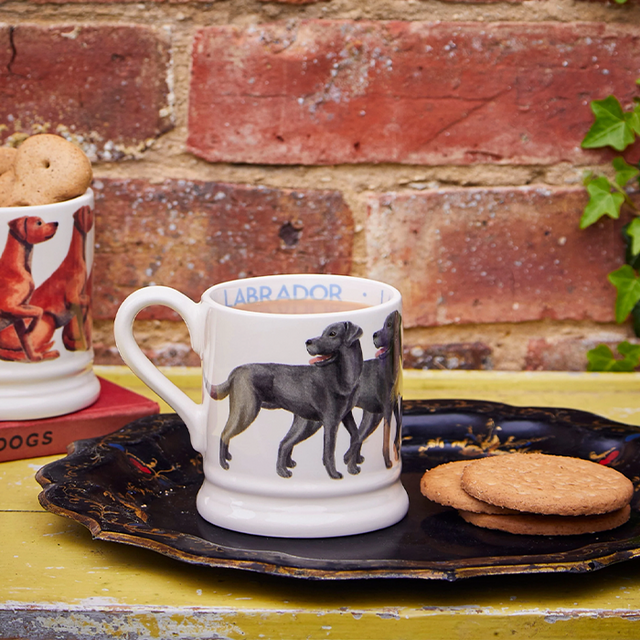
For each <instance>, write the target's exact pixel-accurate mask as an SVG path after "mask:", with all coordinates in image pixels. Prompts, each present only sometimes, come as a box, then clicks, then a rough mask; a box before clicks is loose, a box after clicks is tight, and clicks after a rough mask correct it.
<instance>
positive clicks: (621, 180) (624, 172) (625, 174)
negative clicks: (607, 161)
mask: <svg viewBox="0 0 640 640" xmlns="http://www.w3.org/2000/svg"><path fill="white" fill-rule="evenodd" d="M612 164H613V168H614V169H615V170H616V178H615V180H616V184H617V185H618V186H620V187H624V186H625V185H626V184H627V182H629V180H631V179H632V178H635V177H636V176H637V175H640V170H638V168H637V167H634V166H633V165H632V164H629V163H628V162H627V161H626V160H625V159H624V158H621V157H618V158H615V159H614V161H613V163H612Z"/></svg>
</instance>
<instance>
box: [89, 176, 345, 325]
mask: <svg viewBox="0 0 640 640" xmlns="http://www.w3.org/2000/svg"><path fill="white" fill-rule="evenodd" d="M96 196H97V198H96V210H97V222H96V229H97V231H96V233H97V237H96V243H97V247H96V261H95V273H96V276H95V278H94V287H95V290H94V316H95V317H96V318H97V319H109V318H113V317H114V316H115V312H116V310H117V308H118V307H119V306H120V304H121V303H122V301H123V300H124V298H125V297H126V296H127V295H128V294H129V293H131V292H132V291H133V290H134V289H137V288H140V287H144V286H146V285H149V284H152V283H155V284H163V285H167V286H172V287H175V288H177V289H179V290H181V291H182V292H183V293H185V294H187V295H188V296H190V297H191V298H192V299H194V300H199V299H200V296H201V295H202V293H203V292H204V291H205V289H207V288H208V287H209V286H211V285H213V284H216V283H218V282H223V281H225V280H232V279H235V278H244V277H248V276H258V275H266V274H270V273H308V272H314V273H339V274H348V273H349V272H350V270H351V246H352V241H353V220H352V215H351V211H350V210H349V208H348V207H347V205H346V204H345V202H344V200H343V198H342V196H341V194H340V193H339V192H336V191H312V190H301V191H291V190H284V189H269V188H263V187H252V186H244V185H237V184H235V185H234V184H220V183H215V182H190V181H186V180H169V181H166V182H164V183H162V184H149V183H147V182H144V181H141V180H102V181H99V182H98V183H97V188H96ZM143 317H147V318H149V317H151V318H175V316H174V314H173V313H172V312H170V311H168V310H167V309H154V310H153V312H149V313H147V314H146V315H142V314H141V318H143Z"/></svg>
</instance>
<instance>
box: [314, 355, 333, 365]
mask: <svg viewBox="0 0 640 640" xmlns="http://www.w3.org/2000/svg"><path fill="white" fill-rule="evenodd" d="M328 357H329V356H316V357H315V358H311V360H309V364H316V363H318V362H322V361H324V360H326V359H327V358H328Z"/></svg>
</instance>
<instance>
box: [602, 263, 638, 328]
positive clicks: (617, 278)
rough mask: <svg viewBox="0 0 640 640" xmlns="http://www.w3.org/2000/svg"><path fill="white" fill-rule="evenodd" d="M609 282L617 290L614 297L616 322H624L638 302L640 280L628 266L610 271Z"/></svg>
mask: <svg viewBox="0 0 640 640" xmlns="http://www.w3.org/2000/svg"><path fill="white" fill-rule="evenodd" d="M608 278H609V282H610V283H611V284H612V285H613V286H614V287H615V288H616V289H617V290H618V295H617V296H616V322H617V323H618V324H620V323H622V322H624V321H625V320H626V319H627V317H628V316H629V314H630V313H631V311H632V309H633V308H634V307H635V306H636V304H637V303H638V302H640V279H639V278H638V276H637V275H636V272H635V271H634V270H633V268H632V267H630V266H629V265H628V264H624V265H622V266H621V267H620V268H619V269H616V270H615V271H612V272H611V273H610V274H609V276H608Z"/></svg>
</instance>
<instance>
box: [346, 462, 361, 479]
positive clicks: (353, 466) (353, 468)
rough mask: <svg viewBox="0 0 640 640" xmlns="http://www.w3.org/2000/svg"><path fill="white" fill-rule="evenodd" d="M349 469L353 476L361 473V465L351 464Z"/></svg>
mask: <svg viewBox="0 0 640 640" xmlns="http://www.w3.org/2000/svg"><path fill="white" fill-rule="evenodd" d="M347 471H348V472H349V473H350V474H351V475H352V476H357V475H358V474H359V473H360V467H359V466H358V465H357V464H349V465H348V466H347Z"/></svg>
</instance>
